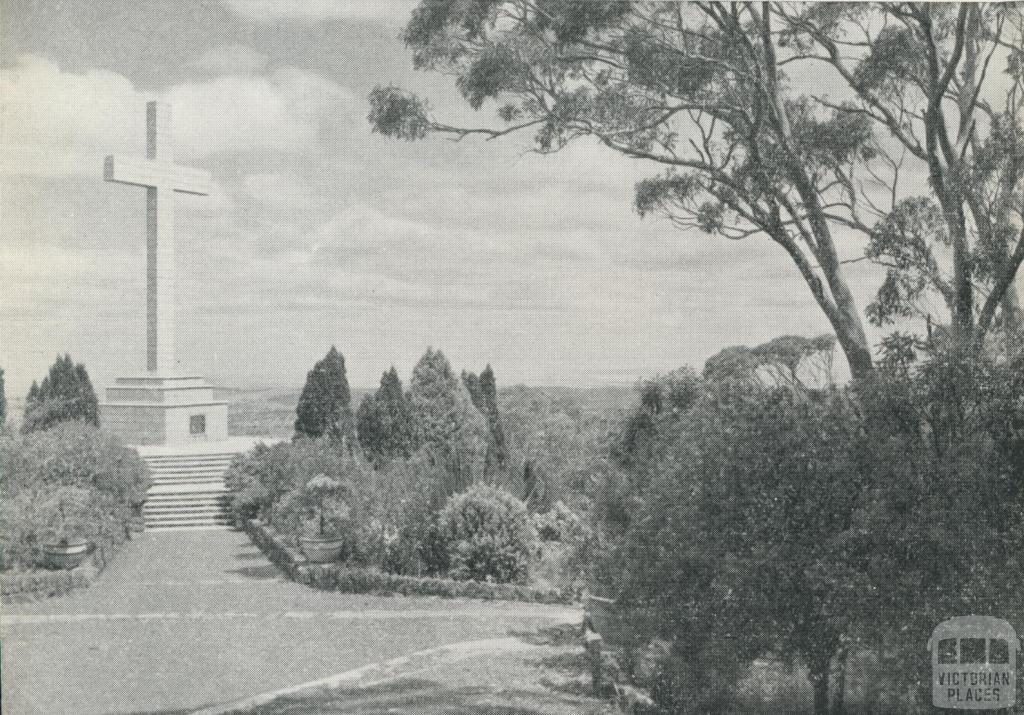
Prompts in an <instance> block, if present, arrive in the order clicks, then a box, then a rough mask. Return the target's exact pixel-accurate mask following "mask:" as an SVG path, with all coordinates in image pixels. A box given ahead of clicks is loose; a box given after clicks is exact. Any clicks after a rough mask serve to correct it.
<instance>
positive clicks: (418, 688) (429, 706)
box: [249, 679, 581, 715]
mask: <svg viewBox="0 0 1024 715" xmlns="http://www.w3.org/2000/svg"><path fill="white" fill-rule="evenodd" d="M579 705H580V703H579V701H578V700H576V699H573V698H562V697H555V696H552V695H551V694H544V693H539V692H537V691H527V690H517V689H501V690H495V689H492V688H481V687H450V686H446V685H444V684H443V683H438V682H435V681H433V680H426V679H407V680H401V681H398V682H395V683H387V684H384V685H375V686H371V687H367V688H359V689H354V690H347V689H346V690H334V691H331V692H330V693H324V692H322V691H321V692H317V693H311V694H307V695H304V696H290V697H283V698H279V699H278V700H275V701H274V702H272V703H269V704H268V705H264V706H263V707H260V708H256V709H255V710H252V711H249V712H252V713H254V714H255V713H258V714H259V715H285V714H286V713H287V714H288V715H298V713H336V714H338V715H345V714H348V713H353V714H355V713H359V714H361V715H385V714H388V715H405V714H406V713H408V714H409V715H413V714H414V713H415V714H417V715H442V713H444V714H445V715H552V714H555V713H558V714H561V713H574V712H581V711H580V710H578V709H577V708H579Z"/></svg>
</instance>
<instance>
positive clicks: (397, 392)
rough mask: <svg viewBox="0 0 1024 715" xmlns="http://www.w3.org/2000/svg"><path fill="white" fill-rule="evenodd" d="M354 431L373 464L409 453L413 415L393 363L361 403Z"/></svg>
mask: <svg viewBox="0 0 1024 715" xmlns="http://www.w3.org/2000/svg"><path fill="white" fill-rule="evenodd" d="M356 432H357V433H358V435H359V444H360V445H361V446H362V448H363V451H364V453H365V454H366V456H367V457H369V459H370V461H372V462H373V464H374V465H375V466H378V467H379V466H381V465H384V464H386V463H387V462H389V461H391V460H392V459H404V458H406V457H408V456H409V455H410V454H411V453H412V451H413V423H412V414H411V413H410V410H409V403H408V401H407V400H406V399H405V394H404V393H403V391H402V381H401V379H399V377H398V372H397V371H396V370H395V368H394V366H392V367H391V369H390V370H388V371H387V372H385V373H384V374H383V375H382V376H381V378H380V387H379V388H377V391H376V392H375V393H373V394H370V395H367V396H366V397H364V398H363V401H362V402H361V403H360V405H359V410H358V411H357V412H356Z"/></svg>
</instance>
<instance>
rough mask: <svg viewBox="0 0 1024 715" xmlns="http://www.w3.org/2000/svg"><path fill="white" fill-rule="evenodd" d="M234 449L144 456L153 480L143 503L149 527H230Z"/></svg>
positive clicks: (189, 528)
mask: <svg viewBox="0 0 1024 715" xmlns="http://www.w3.org/2000/svg"><path fill="white" fill-rule="evenodd" d="M236 456H237V455H236V454H235V453H231V452H207V453H201V454H160V455H151V456H144V457H143V459H144V460H145V462H146V464H147V466H148V467H149V470H150V476H151V477H152V480H153V483H152V486H150V488H149V492H148V494H147V499H146V503H145V504H144V505H143V507H142V515H143V520H144V523H145V526H146V531H177V530H199V529H228V528H230V526H229V521H230V517H229V514H228V510H227V505H228V498H229V496H230V492H229V490H228V488H227V485H226V484H225V482H224V473H225V472H226V471H227V470H228V468H229V467H230V466H231V462H232V461H233V460H234V459H235V457H236Z"/></svg>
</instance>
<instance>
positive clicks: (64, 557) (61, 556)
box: [43, 539, 89, 571]
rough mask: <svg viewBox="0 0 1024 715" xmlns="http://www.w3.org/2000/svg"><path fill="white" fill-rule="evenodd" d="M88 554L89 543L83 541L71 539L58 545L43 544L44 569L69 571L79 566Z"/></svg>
mask: <svg viewBox="0 0 1024 715" xmlns="http://www.w3.org/2000/svg"><path fill="white" fill-rule="evenodd" d="M88 553H89V542H88V541H86V540H85V539H71V540H69V541H67V542H61V543H59V544H43V555H44V556H45V557H46V567H47V568H50V569H56V570H65V571H67V570H70V569H73V568H75V567H76V566H80V565H81V563H82V561H84V560H85V557H86V555H87V554H88Z"/></svg>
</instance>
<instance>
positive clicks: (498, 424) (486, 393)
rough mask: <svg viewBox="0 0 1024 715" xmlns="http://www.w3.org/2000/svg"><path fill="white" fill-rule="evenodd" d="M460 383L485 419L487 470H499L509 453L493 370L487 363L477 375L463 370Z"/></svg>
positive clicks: (507, 458)
mask: <svg viewBox="0 0 1024 715" xmlns="http://www.w3.org/2000/svg"><path fill="white" fill-rule="evenodd" d="M462 383H463V384H464V385H465V386H466V391H467V392H468V393H469V397H470V399H471V400H472V402H473V406H474V407H476V409H477V411H478V412H479V413H480V414H481V415H483V416H484V419H485V420H486V421H487V429H488V431H489V432H490V435H491V439H490V443H489V444H488V445H487V466H488V472H495V471H500V470H502V469H504V468H505V466H506V464H507V462H508V460H509V453H508V443H507V440H506V438H505V428H504V426H503V424H502V417H501V412H500V410H499V409H498V385H497V382H496V381H495V379H494V370H493V369H491V366H490V365H488V366H487V367H485V368H484V370H483V372H481V373H480V376H479V377H477V375H475V374H474V373H472V372H466V371H465V370H463V372H462Z"/></svg>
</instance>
